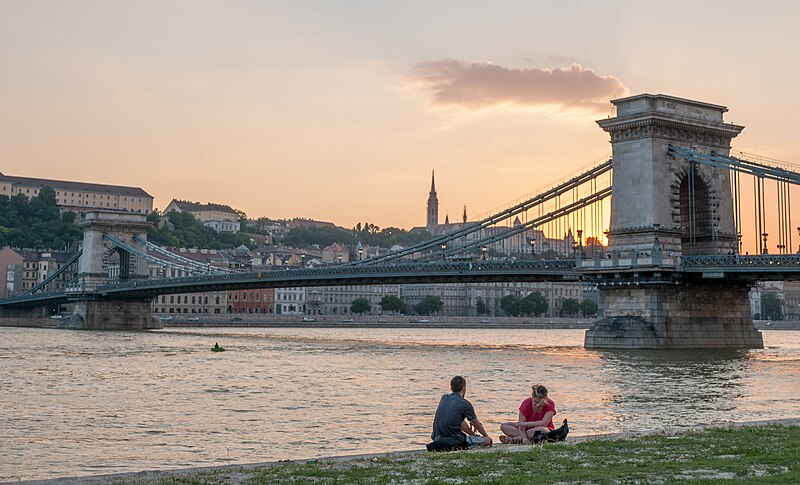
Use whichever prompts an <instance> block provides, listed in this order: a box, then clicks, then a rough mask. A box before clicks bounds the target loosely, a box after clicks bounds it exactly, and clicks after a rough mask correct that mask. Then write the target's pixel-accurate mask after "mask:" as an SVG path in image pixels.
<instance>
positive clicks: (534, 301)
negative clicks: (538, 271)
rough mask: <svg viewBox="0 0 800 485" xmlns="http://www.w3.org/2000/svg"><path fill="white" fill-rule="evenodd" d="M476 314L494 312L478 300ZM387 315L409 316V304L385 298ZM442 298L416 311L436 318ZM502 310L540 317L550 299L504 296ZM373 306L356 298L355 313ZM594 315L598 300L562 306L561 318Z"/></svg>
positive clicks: (432, 298) (533, 294) (532, 295)
mask: <svg viewBox="0 0 800 485" xmlns="http://www.w3.org/2000/svg"><path fill="white" fill-rule="evenodd" d="M475 303H476V311H477V313H478V315H490V314H491V310H490V308H489V307H488V305H487V304H486V300H484V299H483V298H478V299H477V301H476V302H475ZM379 305H380V307H381V310H382V311H384V312H394V313H400V314H403V313H406V310H407V307H406V303H405V302H404V301H403V300H402V299H401V298H400V297H398V296H394V295H389V296H384V297H383V298H382V299H381V301H380V303H379ZM443 306H444V304H443V303H442V299H441V298H439V297H438V296H426V297H425V298H423V299H422V301H420V302H419V303H417V304H416V305H414V311H415V312H416V313H417V314H419V315H433V314H435V313H439V312H440V311H442V307H443ZM500 308H501V309H502V310H503V312H504V313H505V314H506V315H508V316H512V317H517V316H528V315H532V316H535V317H538V316H540V315H543V314H545V313H547V310H549V305H548V303H547V299H546V298H545V297H544V295H542V294H541V293H539V292H538V291H533V292H531V293H530V294H529V295H528V296H526V297H524V298H520V297H518V296H514V295H507V296H504V297H503V298H502V299H501V300H500ZM370 311H372V306H371V305H370V303H369V300H368V299H366V298H356V299H355V300H353V302H352V304H351V305H350V312H351V313H369V312H370ZM579 314H580V315H583V316H593V315H596V314H597V303H595V302H594V300H588V299H587V300H583V301H578V300H576V299H574V298H568V299H566V300H564V301H563V302H562V304H561V316H564V317H571V316H577V315H579Z"/></svg>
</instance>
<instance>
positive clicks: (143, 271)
mask: <svg viewBox="0 0 800 485" xmlns="http://www.w3.org/2000/svg"><path fill="white" fill-rule="evenodd" d="M79 225H80V227H82V228H83V254H82V255H81V258H80V261H79V263H78V277H79V279H80V288H79V290H80V291H81V292H85V293H87V294H89V295H91V294H92V293H93V292H95V291H96V290H97V289H98V288H99V287H101V286H103V285H105V284H109V283H113V282H119V281H129V280H134V279H146V278H147V277H148V268H147V262H146V261H145V260H144V259H143V258H141V257H139V256H137V255H136V254H132V253H131V252H129V251H128V250H126V249H125V248H121V247H118V246H116V245H115V244H113V243H112V242H111V241H109V240H108V239H107V238H105V237H104V235H106V234H108V235H109V236H112V237H113V238H115V239H116V240H118V241H120V242H122V243H124V244H126V245H127V246H129V247H131V248H134V249H136V250H138V251H140V252H142V253H145V252H146V248H145V247H144V244H143V243H141V242H139V241H137V240H136V239H135V237H138V238H139V239H140V240H142V241H146V240H147V228H148V227H149V226H150V224H149V223H148V222H147V219H146V216H145V215H144V214H137V213H133V212H120V211H103V210H98V211H91V212H87V213H86V214H85V215H84V219H83V220H82V221H81V222H80V223H79ZM69 318H70V319H71V320H72V322H73V323H74V324H75V326H76V327H79V328H83V329H86V330H142V329H148V328H160V326H161V325H160V321H159V320H158V319H156V318H154V317H153V316H152V314H151V312H150V301H149V300H145V301H138V300H137V301H109V300H101V299H93V298H91V297H89V298H86V299H85V300H82V301H78V302H76V303H75V305H74V308H73V310H72V315H71V316H70V317H69Z"/></svg>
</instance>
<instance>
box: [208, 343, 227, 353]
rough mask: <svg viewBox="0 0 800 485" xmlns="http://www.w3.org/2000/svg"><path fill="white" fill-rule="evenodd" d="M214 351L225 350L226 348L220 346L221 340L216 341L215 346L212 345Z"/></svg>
mask: <svg viewBox="0 0 800 485" xmlns="http://www.w3.org/2000/svg"><path fill="white" fill-rule="evenodd" d="M211 351H212V352H225V349H224V348H222V347H220V346H219V342H215V343H214V346H213V347H211Z"/></svg>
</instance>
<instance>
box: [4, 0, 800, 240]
mask: <svg viewBox="0 0 800 485" xmlns="http://www.w3.org/2000/svg"><path fill="white" fill-rule="evenodd" d="M798 5H800V4H798V3H796V2H790V1H785V2H779V1H774V2H767V3H755V2H731V1H730V0H728V1H703V2H697V1H696V0H694V1H672V2H668V3H664V2H642V1H641V0H637V1H630V2H627V1H625V2H623V1H605V2H599V1H585V2H578V1H566V2H534V1H519V2H511V1H496V2H468V1H463V0H459V1H448V2H445V1H438V2H422V1H419V2H414V1H374V0H372V1H368V0H365V1H346V0H342V1H336V2H321V1H319V2H306V1H297V0H291V1H289V0H286V1H283V2H258V1H225V2H223V1H218V2H208V1H165V0H159V1H141V0H138V1H135V2H133V1H131V2H108V1H106V0H102V1H80V0H76V1H71V2H43V1H35V0H34V1H32V0H22V1H10V0H3V1H2V2H0V74H1V75H0V172H2V173H4V174H7V175H18V176H29V177H40V178H55V179H64V180H81V181H90V182H96V183H109V184H119V185H132V186H139V187H142V188H143V189H145V190H146V191H148V192H149V193H150V194H151V195H153V196H154V197H155V199H156V200H155V206H156V207H158V208H160V209H163V208H164V207H165V206H166V205H167V204H168V203H169V201H170V200H171V199H172V198H181V199H188V200H193V201H198V202H209V201H211V202H217V203H225V204H229V205H231V206H233V207H235V208H238V209H241V210H244V211H245V212H246V213H247V214H248V216H250V217H259V216H267V217H272V218H287V217H306V218H314V219H319V220H326V221H332V222H335V223H337V224H339V225H343V226H347V227H350V226H353V225H355V224H356V223H357V222H364V221H369V222H372V223H374V224H377V225H378V226H381V227H386V226H398V227H404V228H410V227H412V226H419V225H424V223H425V202H426V200H427V195H428V190H429V187H430V176H431V170H436V183H437V189H438V192H439V201H440V215H441V217H442V218H444V215H445V214H449V215H450V218H451V219H454V218H459V217H460V214H461V211H462V207H463V205H464V204H466V205H467V207H468V211H469V214H470V216H471V217H473V216H477V215H478V214H481V213H484V212H487V211H489V210H491V209H493V208H496V207H498V206H501V205H504V204H505V203H506V202H508V201H511V200H513V199H516V198H518V197H521V196H523V195H525V194H527V193H530V192H533V191H535V190H536V189H537V188H539V187H541V186H543V185H546V184H548V183H549V182H551V181H554V180H556V179H559V178H561V177H562V176H564V175H567V174H568V173H570V172H572V171H574V170H577V169H578V168H580V167H581V166H583V165H585V164H586V163H588V162H590V161H592V160H594V159H596V158H598V157H601V156H604V155H607V154H609V153H610V145H609V143H608V135H607V134H605V133H604V132H603V131H602V130H601V129H600V128H599V127H598V126H597V125H596V123H595V120H598V119H602V118H605V117H607V116H608V115H609V112H610V110H609V103H608V100H609V99H612V98H616V97H621V96H626V95H632V94H640V93H644V92H647V93H653V94H656V93H664V94H670V95H673V96H679V97H686V98H692V99H697V100H701V101H706V102H710V103H715V104H722V105H725V106H728V107H729V109H730V111H729V112H728V113H727V114H726V121H730V122H734V123H736V124H742V125H745V126H746V128H745V130H744V131H743V133H742V134H741V135H740V136H739V137H738V138H737V139H735V140H734V148H736V149H739V150H743V151H747V152H751V153H756V154H759V155H763V156H767V157H772V158H777V159H781V160H786V161H789V162H793V163H798V164H800V141H798V137H797V134H796V130H797V125H798V122H797V119H798V113H800V96H798V89H800V64H799V63H798V62H797V56H798V54H797V50H798V47H800V29H798V26H797V18H798V17H800V7H799V6H798Z"/></svg>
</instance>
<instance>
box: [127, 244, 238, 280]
mask: <svg viewBox="0 0 800 485" xmlns="http://www.w3.org/2000/svg"><path fill="white" fill-rule="evenodd" d="M133 238H134V239H135V240H136V241H138V242H140V243H142V244H144V245H145V246H146V247H147V249H149V250H151V251H153V252H155V253H158V254H160V255H162V256H164V257H167V258H171V259H174V260H176V261H178V262H179V263H182V264H183V265H185V266H187V267H192V268H195V270H196V271H199V272H204V273H233V271H231V270H228V269H223V268H216V267H212V266H208V265H205V264H203V263H198V262H197V261H194V260H191V259H189V258H186V257H183V256H181V255H179V254H175V253H173V252H172V251H169V250H167V249H164V248H162V247H161V246H159V245H157V244H154V243H152V242H150V241H147V240H144V239H142V238H140V237H138V236H134V237H133Z"/></svg>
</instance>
